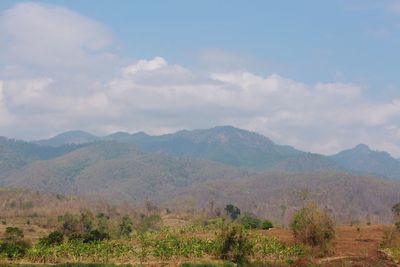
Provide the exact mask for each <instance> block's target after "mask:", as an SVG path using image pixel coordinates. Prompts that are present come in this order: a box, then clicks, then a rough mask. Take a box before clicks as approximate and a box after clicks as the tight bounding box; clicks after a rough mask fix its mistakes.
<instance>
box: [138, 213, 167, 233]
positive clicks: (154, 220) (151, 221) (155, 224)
mask: <svg viewBox="0 0 400 267" xmlns="http://www.w3.org/2000/svg"><path fill="white" fill-rule="evenodd" d="M161 226H162V219H161V217H160V216H159V215H150V216H144V217H143V218H142V221H141V222H140V224H139V226H138V229H139V231H142V232H145V231H149V230H159V229H160V228H161Z"/></svg>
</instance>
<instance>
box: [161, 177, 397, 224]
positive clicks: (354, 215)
mask: <svg viewBox="0 0 400 267" xmlns="http://www.w3.org/2000/svg"><path fill="white" fill-rule="evenodd" d="M399 200H400V183H399V182H391V181H384V180H380V179H376V178H373V177H365V176H354V175H349V174H342V173H336V172H320V173H316V172H314V173H284V172H270V173H264V174H258V175H255V176H253V177H250V178H248V179H246V180H239V181H221V180H220V181H210V182H204V183H202V184H197V185H196V186H192V187H189V188H185V189H183V190H181V191H180V192H179V193H178V194H177V196H176V197H175V198H174V199H172V200H168V201H167V205H170V206H171V207H181V208H182V209H189V208H193V207H197V208H200V207H203V208H204V207H208V206H209V203H210V201H213V202H214V206H218V207H220V210H221V211H222V208H223V207H224V205H225V204H226V203H233V204H235V205H237V206H239V207H241V208H242V209H243V210H245V211H251V212H253V213H254V214H257V215H259V216H262V217H267V218H271V219H273V220H274V221H275V222H280V223H285V224H287V223H288V222H289V220H290V218H291V216H292V215H293V212H294V211H295V210H298V209H300V208H301V207H302V206H303V205H304V204H305V203H306V202H308V201H313V202H316V203H318V204H319V205H320V206H321V207H323V208H324V209H326V210H327V211H329V212H330V213H331V214H332V215H333V217H334V218H335V221H336V222H337V223H346V224H348V223H351V222H355V223H357V222H363V223H366V222H367V221H370V222H372V223H388V222H391V221H392V213H391V210H390V209H391V207H392V206H393V204H395V203H397V202H398V201H399ZM178 203H180V204H179V205H178Z"/></svg>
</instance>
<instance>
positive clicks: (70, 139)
mask: <svg viewBox="0 0 400 267" xmlns="http://www.w3.org/2000/svg"><path fill="white" fill-rule="evenodd" d="M99 139H100V138H99V137H97V136H94V135H92V134H90V133H87V132H84V131H68V132H65V133H62V134H59V135H56V136H54V137H52V138H50V139H44V140H39V141H36V142H35V143H36V144H39V145H45V146H62V145H71V144H84V143H90V142H94V141H97V140H99Z"/></svg>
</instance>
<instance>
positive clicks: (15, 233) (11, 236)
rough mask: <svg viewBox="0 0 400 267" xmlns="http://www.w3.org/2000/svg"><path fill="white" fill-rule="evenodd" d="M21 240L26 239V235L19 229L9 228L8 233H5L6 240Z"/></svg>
mask: <svg viewBox="0 0 400 267" xmlns="http://www.w3.org/2000/svg"><path fill="white" fill-rule="evenodd" d="M21 238H24V233H23V232H22V230H21V229H19V228H18V227H7V228H6V231H5V232H4V239H5V240H12V241H16V240H19V239H21Z"/></svg>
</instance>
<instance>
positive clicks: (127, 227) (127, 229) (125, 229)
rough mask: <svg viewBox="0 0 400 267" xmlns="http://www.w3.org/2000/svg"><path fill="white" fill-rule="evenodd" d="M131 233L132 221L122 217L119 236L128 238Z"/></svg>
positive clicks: (127, 217)
mask: <svg viewBox="0 0 400 267" xmlns="http://www.w3.org/2000/svg"><path fill="white" fill-rule="evenodd" d="M131 233H132V220H131V218H129V216H124V217H122V220H121V223H120V224H119V235H120V236H129V235H130V234H131Z"/></svg>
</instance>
